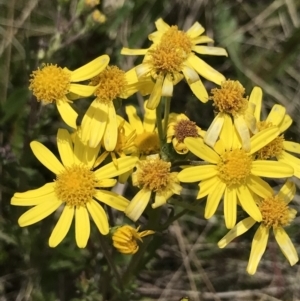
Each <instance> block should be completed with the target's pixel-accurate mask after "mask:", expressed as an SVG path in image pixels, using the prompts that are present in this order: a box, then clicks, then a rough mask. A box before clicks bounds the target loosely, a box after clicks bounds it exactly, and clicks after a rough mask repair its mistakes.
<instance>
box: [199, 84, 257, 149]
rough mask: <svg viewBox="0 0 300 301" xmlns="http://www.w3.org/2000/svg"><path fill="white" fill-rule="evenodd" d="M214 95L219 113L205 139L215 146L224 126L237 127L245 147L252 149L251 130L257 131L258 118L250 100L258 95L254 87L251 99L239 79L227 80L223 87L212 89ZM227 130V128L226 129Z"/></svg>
mask: <svg viewBox="0 0 300 301" xmlns="http://www.w3.org/2000/svg"><path fill="white" fill-rule="evenodd" d="M211 93H212V94H213V96H211V97H210V98H211V99H212V100H213V102H214V106H215V108H216V111H217V115H216V117H215V118H214V120H213V122H212V123H211V125H210V127H209V128H208V130H207V132H206V134H205V136H204V141H205V143H206V144H208V145H209V146H211V147H214V145H215V143H216V141H217V140H218V137H219V136H220V134H221V131H222V128H223V127H225V126H232V123H233V124H234V127H235V128H236V130H237V132H238V134H239V136H240V139H241V141H242V145H243V148H244V149H245V150H246V151H249V150H250V132H249V130H250V131H251V132H252V133H253V134H255V133H256V132H257V128H256V119H255V117H254V108H255V106H254V104H253V102H251V101H250V100H251V99H253V98H255V97H256V93H255V89H253V91H252V93H251V95H250V100H249V101H248V99H247V97H244V94H245V88H244V87H243V86H242V85H241V84H240V82H239V81H233V80H226V81H224V82H222V84H221V88H215V89H212V91H211ZM225 131H226V130H225Z"/></svg>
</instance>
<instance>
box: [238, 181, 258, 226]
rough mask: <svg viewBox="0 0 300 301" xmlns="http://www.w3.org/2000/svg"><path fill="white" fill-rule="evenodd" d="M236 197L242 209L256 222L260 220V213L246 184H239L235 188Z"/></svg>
mask: <svg viewBox="0 0 300 301" xmlns="http://www.w3.org/2000/svg"><path fill="white" fill-rule="evenodd" d="M236 192H237V197H238V199H239V201H240V204H241V206H242V207H243V209H244V210H245V211H246V212H247V213H248V214H249V215H250V216H251V217H252V218H253V219H254V220H256V221H257V222H260V221H261V220H262V216H261V213H260V211H259V209H258V207H257V205H256V203H255V201H254V199H253V196H252V194H251V192H250V191H249V189H248V187H247V186H246V185H240V186H238V187H237V189H236Z"/></svg>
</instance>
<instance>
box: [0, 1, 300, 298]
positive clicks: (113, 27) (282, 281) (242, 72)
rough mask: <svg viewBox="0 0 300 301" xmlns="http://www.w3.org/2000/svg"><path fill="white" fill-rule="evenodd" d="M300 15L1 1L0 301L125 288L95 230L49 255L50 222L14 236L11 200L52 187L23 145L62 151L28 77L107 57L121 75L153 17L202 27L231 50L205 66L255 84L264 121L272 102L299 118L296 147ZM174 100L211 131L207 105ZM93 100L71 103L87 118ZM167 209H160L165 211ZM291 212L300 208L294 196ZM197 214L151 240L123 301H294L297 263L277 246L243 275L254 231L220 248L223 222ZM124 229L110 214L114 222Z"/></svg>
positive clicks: (259, 6)
mask: <svg viewBox="0 0 300 301" xmlns="http://www.w3.org/2000/svg"><path fill="white" fill-rule="evenodd" d="M96 9H99V10H100V11H101V12H102V13H103V14H105V16H106V22H105V23H102V24H100V23H98V22H96V21H95V20H94V19H93V17H92V14H93V12H94V10H96ZM299 13H300V1H299V0H275V1H269V0H266V1H243V0H239V1H230V0H212V1H209V0H174V1H168V0H127V1H124V0H103V1H102V2H101V3H100V4H99V5H97V6H96V7H94V8H91V7H88V6H87V5H85V2H84V1H81V0H80V1H78V0H60V1H59V0H52V1H46V0H18V1H17V0H0V66H1V67H0V68H1V69H0V300H1V301H8V300H18V301H21V300H33V301H35V300H38V301H52V300H61V301H65V300H73V301H75V300H89V301H96V300H99V301H101V300H103V301H104V300H117V301H119V300H120V299H117V298H116V297H114V296H113V294H112V292H114V291H118V289H120V287H118V285H117V282H116V279H115V277H114V276H113V273H112V271H111V270H110V268H109V267H108V265H107V262H106V259H105V258H104V256H103V253H102V251H101V250H102V249H101V238H100V234H99V233H98V232H97V231H96V229H95V227H92V228H93V231H94V232H93V233H92V235H91V238H90V240H89V243H88V247H87V248H86V249H83V250H81V249H78V248H76V247H75V243H74V234H73V231H70V233H69V235H68V236H67V238H66V239H65V240H64V242H63V243H62V244H60V245H59V246H58V247H57V248H55V249H51V248H49V247H48V238H49V235H50V233H51V230H52V227H53V225H54V217H49V218H47V219H45V220H44V221H42V222H40V223H37V224H35V225H32V226H30V227H26V228H20V227H19V226H18V224H17V219H18V217H19V216H20V215H21V213H23V212H24V211H25V210H24V208H18V207H12V206H10V198H11V197H12V195H13V193H14V192H16V191H26V190H28V189H33V188H37V187H39V186H41V185H43V184H44V183H46V182H47V181H51V180H53V179H52V177H53V176H52V175H51V174H50V173H49V172H48V171H47V170H46V169H45V168H43V167H41V164H40V163H39V162H38V160H36V159H35V157H34V156H33V154H32V152H31V150H30V148H29V142H30V141H32V140H39V141H41V142H43V143H44V144H46V145H47V146H48V147H49V148H50V149H52V150H53V152H57V150H56V149H55V143H54V142H55V139H56V132H57V129H58V127H65V125H64V124H63V123H62V122H61V120H60V119H59V115H58V114H57V112H56V108H55V107H54V106H41V105H40V103H38V102H36V99H35V98H34V97H33V96H32V95H31V93H30V91H29V90H28V81H29V75H30V73H31V72H32V70H35V69H37V67H38V66H40V65H41V64H42V63H48V62H49V63H50V62H51V63H54V64H58V65H59V66H67V67H68V68H69V69H71V70H73V69H75V68H77V67H79V66H81V65H83V64H85V63H87V62H88V61H90V60H92V59H94V58H95V57H97V56H99V55H101V54H105V53H106V54H108V55H109V56H110V57H111V63H113V64H117V65H118V66H120V67H121V68H123V69H124V70H128V69H130V68H131V67H133V66H134V65H135V64H136V63H138V62H139V61H140V58H136V57H123V56H121V55H120V49H121V48H122V47H123V46H126V47H132V48H143V47H147V46H148V45H149V41H148V40H147V35H148V34H149V33H151V32H152V31H153V30H154V21H155V20H157V19H158V18H159V17H162V18H163V19H164V20H165V21H166V22H167V23H168V24H172V25H178V26H179V28H181V29H188V28H189V27H190V26H191V25H192V24H193V23H194V22H195V21H199V22H200V23H201V24H202V25H203V26H204V27H205V28H206V32H207V35H209V36H210V37H212V38H214V39H215V45H216V46H221V47H225V48H226V49H227V51H228V53H229V58H228V59H226V58H223V57H220V58H216V57H213V58H207V61H208V62H209V64H211V65H212V66H213V67H215V68H216V69H218V70H219V71H220V72H222V73H223V74H224V75H225V76H226V77H227V78H230V79H237V80H239V81H240V82H241V83H242V84H243V85H244V86H245V87H246V89H247V93H248V94H249V93H250V91H251V89H252V87H253V86H255V85H258V86H260V87H262V89H263V91H264V114H265V115H266V114H267V113H268V112H269V110H270V108H271V107H272V105H273V104H274V103H279V104H282V105H284V106H285V107H286V108H287V113H288V114H290V115H291V117H292V118H293V120H294V123H293V125H292V127H291V128H290V130H289V132H288V133H287V134H286V135H285V136H286V138H287V139H288V140H293V141H296V142H300V138H299V132H300V122H299V117H298V116H299V107H300V103H299V93H300V74H299V70H300V69H299V68H300V56H299V50H300V17H299ZM206 84H207V86H208V88H212V87H213V86H212V84H211V83H206ZM174 94H175V95H174V98H173V99H172V107H171V111H173V112H184V113H185V114H186V115H187V116H188V117H189V118H190V119H191V120H194V121H196V122H197V124H198V125H199V126H201V127H203V128H207V127H208V125H209V123H210V122H211V121H212V117H213V110H212V106H211V103H209V104H206V105H203V104H201V103H200V102H199V101H198V100H197V99H196V98H195V97H194V96H193V95H192V93H191V92H190V91H189V89H188V87H187V85H185V84H179V85H178V86H176V87H175V93H174ZM89 103H90V100H88V101H84V100H83V101H82V100H80V101H78V102H77V103H76V104H75V106H77V109H78V110H77V111H79V112H84V111H85V109H86V108H87V106H88V104H89ZM129 103H132V104H134V105H136V106H137V107H140V106H141V104H142V103H143V99H142V97H141V96H138V97H136V96H134V97H132V98H130V99H129V100H125V101H124V102H123V104H124V105H125V104H129ZM119 113H120V114H123V113H124V110H123V109H120V110H119ZM81 117H82V116H81ZM295 181H296V183H297V186H299V180H297V179H295ZM276 184H277V183H274V185H276ZM126 193H127V194H129V195H130V193H132V192H130V189H129V191H127V192H126ZM196 193H197V186H192V185H189V186H185V189H184V192H183V194H182V196H181V197H180V198H177V199H174V200H173V202H175V203H176V204H177V205H178V204H179V205H180V202H181V201H182V199H185V200H191V203H192V201H193V199H194V197H195V195H196ZM171 207H172V205H168V206H165V208H164V212H163V214H166V213H167V211H168V210H170V208H171ZM294 207H295V208H296V209H297V210H298V211H299V209H300V208H299V207H300V198H299V196H297V197H296V202H294ZM202 208H203V206H201V204H199V203H197V205H196V207H195V204H193V207H192V209H193V210H191V211H190V212H189V213H188V214H186V215H185V216H183V217H182V218H181V219H179V221H177V222H175V223H174V224H173V225H172V226H171V227H170V228H169V229H166V230H164V231H163V232H162V233H161V234H157V235H156V236H155V239H154V240H153V242H152V243H151V245H150V249H149V250H148V251H149V252H148V256H147V257H146V258H145V260H144V262H143V266H141V267H135V268H136V275H137V277H136V279H134V281H129V284H128V286H127V287H126V293H124V295H123V296H122V300H130V301H133V300H139V301H145V300H159V301H167V300H168V301H172V300H174V301H175V300H176V301H178V300H180V299H181V298H182V297H184V296H189V297H190V300H193V301H199V300H215V301H217V300H218V301H220V300H265V301H266V300H273V301H274V300H293V301H294V300H300V289H299V279H300V268H299V264H297V265H296V266H294V267H290V266H289V264H288V262H287V261H286V260H285V258H284V257H283V255H282V254H281V252H280V250H279V248H278V246H277V244H276V242H275V240H274V239H273V240H272V239H271V243H269V245H268V250H267V252H266V254H265V256H264V257H263V260H262V261H261V263H260V266H259V268H258V271H257V273H256V274H255V276H249V275H248V274H247V273H246V270H245V269H246V265H247V260H248V256H249V253H250V245H251V240H252V236H253V232H251V231H249V232H250V233H249V234H248V235H244V236H243V238H242V239H239V240H235V242H234V243H231V244H230V245H229V246H228V247H227V248H225V249H224V250H219V249H218V247H217V245H216V243H217V241H218V240H219V239H220V238H221V237H222V235H224V234H225V233H226V229H225V227H224V222H223V220H222V218H220V217H213V218H212V219H210V220H208V221H207V220H205V219H204V218H203V210H202ZM220 210H221V208H220ZM240 217H241V216H240ZM122 220H123V216H121V215H116V214H114V213H113V214H112V216H111V221H112V222H115V223H119V222H120V221H122ZM299 226H300V218H299V216H298V217H296V219H295V221H294V223H293V226H292V227H290V228H289V231H288V232H289V234H290V235H291V237H292V239H293V242H294V244H295V246H296V248H297V250H298V252H299V251H300V236H299ZM107 239H109V238H107ZM128 262H129V257H128V256H127V257H126V256H123V255H119V256H117V257H116V264H117V266H118V269H119V272H120V273H121V274H122V273H123V272H124V271H125V270H126V267H127V266H128Z"/></svg>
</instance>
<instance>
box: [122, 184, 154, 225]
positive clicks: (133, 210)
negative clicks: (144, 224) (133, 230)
mask: <svg viewBox="0 0 300 301" xmlns="http://www.w3.org/2000/svg"><path fill="white" fill-rule="evenodd" d="M150 197H151V190H146V189H141V190H140V191H139V192H138V193H137V194H136V195H135V196H134V198H133V199H132V200H131V202H130V204H129V205H128V207H127V208H126V209H125V214H126V216H127V217H129V218H130V219H131V220H133V221H134V222H135V221H137V220H138V219H139V218H140V216H141V215H142V214H143V212H144V210H145V208H146V207H147V205H148V203H149V200H150Z"/></svg>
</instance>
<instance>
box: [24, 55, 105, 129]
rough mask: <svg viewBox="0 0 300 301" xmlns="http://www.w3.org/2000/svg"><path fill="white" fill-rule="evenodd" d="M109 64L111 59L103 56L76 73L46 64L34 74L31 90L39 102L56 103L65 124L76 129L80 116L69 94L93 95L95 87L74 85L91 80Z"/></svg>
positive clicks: (75, 71)
mask: <svg viewBox="0 0 300 301" xmlns="http://www.w3.org/2000/svg"><path fill="white" fill-rule="evenodd" d="M108 62H109V57H108V56H107V55H102V56H100V57H98V58H96V59H95V60H93V61H91V62H90V63H88V64H86V65H84V66H82V67H80V68H78V69H76V70H74V71H70V70H69V69H67V68H61V67H59V66H57V65H52V64H47V65H46V64H45V65H43V66H42V68H41V69H40V68H39V69H38V70H36V71H33V72H32V74H31V79H30V85H29V89H30V90H32V93H33V95H34V96H35V97H36V98H37V101H41V102H42V103H44V104H49V103H55V104H56V106H57V109H58V111H59V113H60V115H61V117H62V119H63V120H64V122H65V123H66V124H67V125H69V126H70V127H72V128H74V129H76V119H77V116H78V114H77V113H76V112H75V111H74V110H73V109H72V107H71V106H70V103H72V101H71V100H70V99H68V94H69V93H73V94H76V95H79V96H90V95H92V94H93V93H94V91H95V87H92V86H86V85H80V84H74V83H76V82H81V81H84V80H87V79H90V78H92V77H94V76H95V75H97V74H99V73H100V72H101V71H102V70H103V69H104V68H105V67H106V66H107V64H108Z"/></svg>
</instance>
